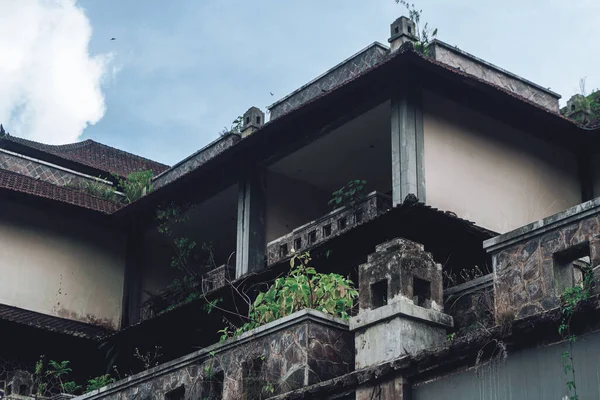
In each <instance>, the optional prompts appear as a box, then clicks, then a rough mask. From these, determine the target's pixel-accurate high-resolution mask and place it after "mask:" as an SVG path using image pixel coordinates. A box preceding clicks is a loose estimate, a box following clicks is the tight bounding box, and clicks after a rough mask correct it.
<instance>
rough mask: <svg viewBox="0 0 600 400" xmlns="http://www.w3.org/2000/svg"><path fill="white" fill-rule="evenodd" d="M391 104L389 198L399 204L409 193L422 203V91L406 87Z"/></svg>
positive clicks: (423, 171)
mask: <svg viewBox="0 0 600 400" xmlns="http://www.w3.org/2000/svg"><path fill="white" fill-rule="evenodd" d="M391 105H392V121H391V126H392V132H391V137H392V200H393V205H394V206H396V205H398V204H402V202H403V201H404V199H405V198H406V196H407V195H408V194H414V195H415V196H417V198H418V199H419V200H420V201H422V202H425V167H424V160H423V157H424V137H423V111H422V104H421V93H420V92H419V91H417V90H411V89H407V90H404V91H403V93H400V94H398V95H397V96H395V97H394V98H392V100H391Z"/></svg>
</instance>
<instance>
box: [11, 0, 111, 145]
mask: <svg viewBox="0 0 600 400" xmlns="http://www.w3.org/2000/svg"><path fill="white" fill-rule="evenodd" d="M0 26H1V27H2V32H3V33H2V35H0V60H1V61H0V122H1V123H3V124H4V126H5V127H6V128H7V130H8V131H9V132H10V133H11V134H13V135H16V136H21V137H26V138H29V139H32V140H36V141H40V142H45V143H54V144H58V143H69V142H74V141H76V140H77V139H78V138H79V136H80V135H81V133H82V132H83V130H84V129H85V127H86V126H87V125H88V124H92V125H93V124H95V123H96V122H98V121H99V120H100V119H101V118H102V116H103V115H104V112H105V110H106V107H105V104H104V96H103V94H102V90H101V85H102V83H103V82H104V81H105V80H106V79H108V80H110V79H112V77H113V74H114V73H116V71H117V70H116V69H114V68H113V69H112V70H111V68H110V67H111V65H110V64H111V60H112V58H113V56H114V55H113V54H100V55H95V56H91V55H90V54H89V51H88V44H89V41H90V38H91V35H92V28H91V25H90V22H89V20H88V18H87V16H86V15H85V12H84V11H83V10H82V9H81V8H80V7H79V6H78V5H77V2H76V0H18V1H16V0H11V1H0Z"/></svg>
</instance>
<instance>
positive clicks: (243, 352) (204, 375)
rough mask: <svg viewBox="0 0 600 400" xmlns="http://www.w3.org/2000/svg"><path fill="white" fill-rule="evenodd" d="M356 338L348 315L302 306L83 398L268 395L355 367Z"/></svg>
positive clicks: (231, 398) (230, 398) (226, 398)
mask: <svg viewBox="0 0 600 400" xmlns="http://www.w3.org/2000/svg"><path fill="white" fill-rule="evenodd" d="M353 340H354V338H353V335H352V334H351V333H350V332H349V331H348V327H347V324H346V323H345V322H344V321H342V320H340V319H338V318H334V317H331V316H328V315H325V314H322V313H319V312H316V311H313V310H303V311H299V312H298V313H295V314H292V315H290V316H288V317H285V318H282V319H280V320H277V321H274V322H272V323H270V324H267V325H264V326H262V327H259V328H257V329H254V330H252V331H249V332H247V333H245V334H243V335H241V336H239V337H235V338H232V339H228V340H227V341H225V342H222V343H217V344H215V345H213V346H210V347H208V348H206V349H203V350H200V351H198V352H196V353H192V354H190V355H188V356H185V357H182V358H179V359H176V360H174V361H171V362H168V363H165V364H162V365H160V366H158V367H155V368H152V369H149V370H147V371H144V372H142V373H140V374H137V375H134V376H131V377H129V378H127V379H124V380H122V381H119V382H116V383H113V384H111V385H108V386H106V387H104V388H102V389H99V390H97V391H94V392H91V393H89V394H86V395H83V396H80V397H79V398H80V399H90V400H91V399H107V400H126V399H127V400H128V399H134V398H137V399H171V398H172V399H190V400H192V399H193V400H196V399H204V398H207V397H208V398H211V399H224V400H234V399H244V398H248V399H258V398H260V396H262V397H263V398H266V397H270V396H271V395H275V394H279V393H284V392H286V391H289V390H294V389H298V388H301V387H304V386H307V385H311V384H315V383H318V382H320V381H323V380H327V379H332V378H334V377H337V376H341V375H344V374H346V373H348V372H350V371H352V369H353V366H354V345H353V343H354V342H353ZM271 388H272V391H271ZM267 394H268V396H267ZM211 396H212V397H211Z"/></svg>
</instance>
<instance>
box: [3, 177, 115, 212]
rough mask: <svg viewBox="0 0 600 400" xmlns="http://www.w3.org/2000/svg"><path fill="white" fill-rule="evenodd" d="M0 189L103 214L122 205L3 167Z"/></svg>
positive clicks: (113, 210)
mask: <svg viewBox="0 0 600 400" xmlns="http://www.w3.org/2000/svg"><path fill="white" fill-rule="evenodd" d="M0 189H4V190H9V191H12V192H18V193H24V194H30V195H33V196H38V197H43V198H46V199H50V200H55V201H59V202H62V203H67V204H71V205H74V206H78V207H83V208H87V209H90V210H93V211H98V212H101V213H103V214H111V213H113V212H115V211H117V210H118V209H119V208H121V207H122V205H121V204H119V203H116V202H113V201H110V200H104V199H101V198H99V197H95V196H92V195H90V194H88V193H86V192H83V191H81V190H75V189H70V188H67V187H64V186H57V185H53V184H51V183H48V182H45V181H41V180H38V179H34V178H31V177H29V176H25V175H21V174H17V173H16V172H11V171H7V170H5V169H0Z"/></svg>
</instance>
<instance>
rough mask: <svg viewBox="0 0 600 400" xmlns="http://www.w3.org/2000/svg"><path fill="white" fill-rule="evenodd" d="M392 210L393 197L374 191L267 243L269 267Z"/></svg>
mask: <svg viewBox="0 0 600 400" xmlns="http://www.w3.org/2000/svg"><path fill="white" fill-rule="evenodd" d="M391 207H392V199H391V197H390V196H388V195H386V194H383V193H379V192H371V193H369V194H368V195H367V196H366V197H365V198H364V199H362V200H360V201H358V202H356V203H355V204H353V205H350V206H345V207H340V208H337V209H335V210H333V211H331V212H330V213H328V214H325V215H324V216H322V217H320V218H319V219H316V220H314V221H311V222H309V223H307V224H304V225H302V226H300V227H298V228H296V229H294V230H293V231H292V232H291V233H288V234H287V235H285V236H282V237H280V238H279V239H276V240H274V241H272V242H270V243H268V244H267V264H268V265H273V264H275V263H277V262H279V261H282V260H284V259H286V258H287V257H289V256H290V255H291V252H292V249H294V251H303V250H307V249H309V248H312V247H314V246H317V245H319V244H321V243H324V242H326V241H328V240H330V239H332V238H334V237H336V236H339V235H341V234H344V233H346V232H348V231H349V230H351V229H352V228H354V227H356V226H358V225H360V224H363V223H365V222H367V221H370V220H372V219H374V218H375V217H377V216H379V215H381V214H383V213H385V212H386V211H388V210H389V209H391Z"/></svg>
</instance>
